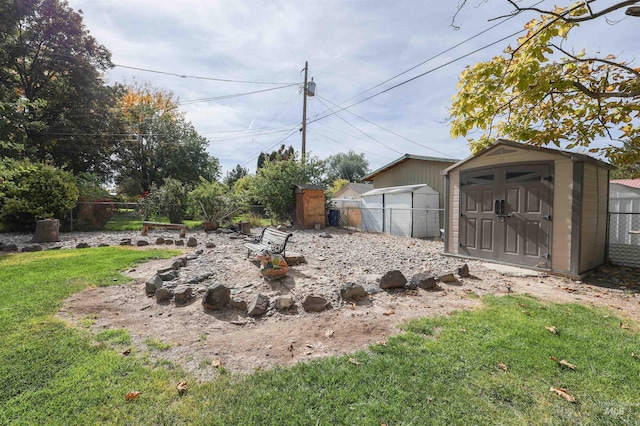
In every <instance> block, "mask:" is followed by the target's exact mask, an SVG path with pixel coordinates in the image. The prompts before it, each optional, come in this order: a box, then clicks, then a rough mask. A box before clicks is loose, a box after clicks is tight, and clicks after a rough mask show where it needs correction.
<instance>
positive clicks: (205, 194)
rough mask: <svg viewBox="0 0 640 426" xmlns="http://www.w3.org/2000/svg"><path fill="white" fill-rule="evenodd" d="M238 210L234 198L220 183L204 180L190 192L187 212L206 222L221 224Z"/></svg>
mask: <svg viewBox="0 0 640 426" xmlns="http://www.w3.org/2000/svg"><path fill="white" fill-rule="evenodd" d="M236 210H237V208H236V203H235V202H234V200H233V196H232V195H231V194H230V193H229V192H228V191H227V189H226V188H225V187H224V186H222V185H220V184H219V183H218V182H209V181H208V180H206V179H204V178H202V179H201V180H200V183H199V184H198V185H197V186H196V187H195V188H193V190H192V191H191V192H189V205H188V208H187V212H188V213H189V214H191V215H193V216H194V217H199V218H201V219H202V220H204V221H209V222H220V221H222V220H224V219H226V218H228V217H229V216H231V215H233V213H234V212H235V211H236Z"/></svg>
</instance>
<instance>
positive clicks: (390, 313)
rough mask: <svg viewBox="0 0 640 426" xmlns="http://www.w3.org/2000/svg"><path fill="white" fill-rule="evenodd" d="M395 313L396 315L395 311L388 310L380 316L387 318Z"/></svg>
mask: <svg viewBox="0 0 640 426" xmlns="http://www.w3.org/2000/svg"><path fill="white" fill-rule="evenodd" d="M395 313H396V311H394V310H393V309H389V310H388V311H385V312H383V313H382V315H386V316H389V315H393V314H395Z"/></svg>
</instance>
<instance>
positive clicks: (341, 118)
mask: <svg viewBox="0 0 640 426" xmlns="http://www.w3.org/2000/svg"><path fill="white" fill-rule="evenodd" d="M318 100H319V101H320V102H321V103H322V104H323V105H324V106H326V107H327V108H328V106H327V105H326V104H324V103H323V102H322V100H321V99H318ZM338 112H339V111H338ZM336 117H338V118H339V119H340V120H342V121H344V122H345V123H347V125H349V126H351V127H353V128H354V129H356V130H357V131H359V132H360V133H362V134H363V135H365V136H367V137H368V138H369V139H371V140H373V141H374V142H377V143H378V144H380V145H382V146H384V147H385V148H387V149H390V150H391V151H394V152H397V153H398V154H400V155H402V152H400V151H398V150H397V149H395V148H391V147H390V146H389V145H386V144H384V143H382V142H380V141H379V140H378V139H376V138H374V137H373V136H371V135H369V134H367V133H365V132H364V131H362V130H360V129H359V128H357V127H356V126H354V125H353V124H351V123H349V122H348V121H347V120H345V119H344V118H343V117H341V116H339V115H337V114H336Z"/></svg>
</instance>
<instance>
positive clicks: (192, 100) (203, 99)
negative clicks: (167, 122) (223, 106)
mask: <svg viewBox="0 0 640 426" xmlns="http://www.w3.org/2000/svg"><path fill="white" fill-rule="evenodd" d="M291 86H298V83H292V84H287V85H286V86H280V87H272V88H270V89H263V90H254V91H252V92H244V93H235V94H231V95H221V96H214V97H211V98H202V99H191V100H187V101H179V102H178V105H182V106H185V105H193V104H197V103H200V102H212V101H219V100H223V99H231V98H237V97H240V96H247V95H255V94H256V93H264V92H270V91H272V90H279V89H286V88H287V87H291Z"/></svg>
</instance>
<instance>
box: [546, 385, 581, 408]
mask: <svg viewBox="0 0 640 426" xmlns="http://www.w3.org/2000/svg"><path fill="white" fill-rule="evenodd" d="M549 392H554V393H555V394H556V395H558V396H559V397H561V398H564V399H566V400H567V401H569V402H571V403H574V404H575V402H576V398H575V397H574V396H573V395H571V394H570V393H569V391H567V390H566V389H563V388H555V387H553V386H551V387H550V388H549Z"/></svg>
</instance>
